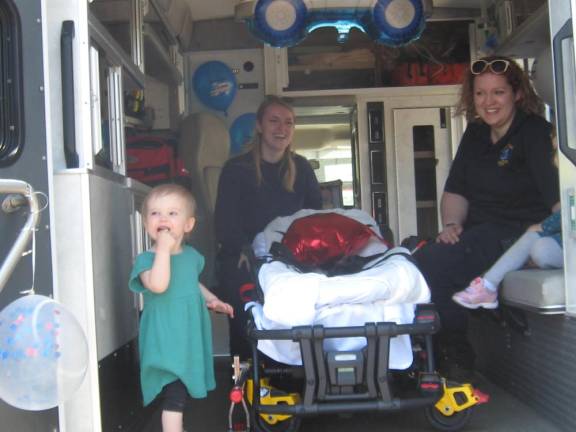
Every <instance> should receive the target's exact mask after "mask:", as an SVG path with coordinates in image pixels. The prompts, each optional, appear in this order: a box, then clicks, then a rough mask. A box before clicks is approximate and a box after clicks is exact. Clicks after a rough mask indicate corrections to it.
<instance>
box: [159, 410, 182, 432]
mask: <svg viewBox="0 0 576 432" xmlns="http://www.w3.org/2000/svg"><path fill="white" fill-rule="evenodd" d="M183 419H184V414H183V413H181V412H176V411H166V410H164V411H162V432H182V431H183V430H184V426H183Z"/></svg>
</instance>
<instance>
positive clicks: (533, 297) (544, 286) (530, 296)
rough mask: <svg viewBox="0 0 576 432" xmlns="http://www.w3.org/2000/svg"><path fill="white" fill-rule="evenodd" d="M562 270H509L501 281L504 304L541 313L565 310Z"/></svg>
mask: <svg viewBox="0 0 576 432" xmlns="http://www.w3.org/2000/svg"><path fill="white" fill-rule="evenodd" d="M565 296H566V294H565V290H564V270H562V269H559V270H540V269H527V270H518V271H513V272H510V273H508V274H507V275H506V277H505V278H504V280H503V281H502V288H501V299H502V302H503V303H505V304H509V305H511V306H517V307H520V308H523V309H527V310H531V311H534V312H538V313H541V314H553V313H562V312H564V311H565V310H566V297H565Z"/></svg>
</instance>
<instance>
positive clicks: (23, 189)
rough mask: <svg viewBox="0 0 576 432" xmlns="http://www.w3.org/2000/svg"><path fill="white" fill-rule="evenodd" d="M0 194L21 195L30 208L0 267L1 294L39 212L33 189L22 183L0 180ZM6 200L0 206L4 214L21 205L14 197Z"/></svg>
mask: <svg viewBox="0 0 576 432" xmlns="http://www.w3.org/2000/svg"><path fill="white" fill-rule="evenodd" d="M0 193H8V194H19V195H22V196H23V197H24V198H25V199H26V201H27V202H28V206H29V207H30V214H29V215H28V219H27V220H26V223H25V224H24V227H23V228H22V230H21V231H20V234H18V237H17V238H16V241H15V242H14V245H13V246H12V248H11V249H10V251H9V252H8V255H7V256H6V258H5V259H4V262H3V263H2V267H0V292H2V290H3V289H4V286H5V285H6V283H7V282H8V279H9V278H10V276H11V275H12V272H13V271H14V268H15V267H16V264H18V261H19V260H20V258H21V257H22V254H23V253H24V251H25V249H26V246H27V245H28V242H29V241H30V237H31V236H32V231H33V230H34V229H36V227H37V226H38V222H39V221H40V212H39V211H38V200H37V198H36V194H35V193H34V189H32V186H30V185H29V184H28V183H26V182H24V181H21V180H8V179H0ZM7 200H9V201H10V202H7V201H5V203H3V204H2V208H6V210H5V211H6V212H11V211H12V207H13V206H14V205H18V206H19V205H21V204H22V203H23V201H21V200H19V199H14V197H8V198H7Z"/></svg>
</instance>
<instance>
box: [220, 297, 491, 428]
mask: <svg viewBox="0 0 576 432" xmlns="http://www.w3.org/2000/svg"><path fill="white" fill-rule="evenodd" d="M438 329H439V318H438V314H437V313H436V310H435V307H434V305H433V304H423V305H417V307H416V311H415V318H414V321H413V323H411V324H396V323H390V322H379V323H366V324H365V325H364V326H357V327H323V326H318V325H313V326H299V327H293V328H289V329H283V330H259V329H257V328H256V327H255V326H254V324H253V323H252V322H250V323H249V325H248V337H249V339H250V341H251V346H252V359H251V360H250V361H249V362H247V363H244V370H243V371H242V372H241V373H237V374H236V376H237V377H240V378H241V382H240V381H239V382H237V383H236V384H237V385H236V386H235V388H236V389H238V388H242V396H243V398H242V401H244V398H245V399H246V400H247V401H248V411H249V412H250V414H249V417H250V418H249V419H247V421H246V422H245V424H246V425H248V426H247V427H246V428H245V429H244V430H252V431H256V432H272V431H273V432H295V431H297V430H298V428H299V426H300V419H301V418H302V417H305V416H312V415H319V414H336V413H337V414H345V413H359V412H374V411H380V412H395V411H401V410H407V409H416V408H423V409H425V410H426V417H427V419H428V420H429V422H430V424H431V425H432V426H433V427H434V428H436V429H438V430H443V431H458V430H460V429H462V428H463V427H464V426H465V425H466V423H467V422H468V420H469V418H470V415H471V413H472V410H471V408H472V407H473V406H474V405H477V404H479V403H483V402H485V400H482V399H481V397H479V396H478V394H479V393H476V392H475V390H474V389H473V388H472V386H471V385H470V384H462V385H461V384H456V383H448V382H447V381H446V380H445V379H443V378H442V377H441V376H440V375H439V374H438V373H437V371H436V369H435V365H434V352H433V344H432V335H433V334H434V333H436V332H437V331H438ZM398 335H410V336H411V338H412V340H413V341H415V342H416V343H417V348H418V349H416V350H415V352H414V354H415V355H414V364H413V366H412V367H411V368H409V369H408V370H407V371H399V372H398V375H399V376H404V377H407V376H409V381H410V382H411V383H413V384H415V385H412V386H409V387H410V388H409V389H401V390H400V391H399V390H398V388H397V387H398V386H397V385H395V384H394V377H393V373H392V371H391V370H390V369H389V368H388V360H389V355H390V340H391V338H393V337H395V336H398ZM348 337H364V338H366V341H367V344H366V346H365V347H364V348H363V349H362V350H360V351H354V352H348V351H347V352H326V351H325V350H324V348H323V345H324V344H323V342H324V340H325V339H327V338H348ZM263 339H269V340H290V341H294V342H297V343H298V344H299V345H300V351H301V356H302V367H301V368H296V369H295V368H294V367H288V366H287V367H286V368H278V367H274V368H267V367H266V366H264V365H263V364H262V362H261V359H262V354H261V353H259V351H258V348H257V345H258V341H259V340H263ZM294 369H295V370H296V371H298V372H299V373H300V374H302V373H303V379H304V381H303V388H302V391H301V392H300V393H285V392H281V391H278V390H276V389H274V388H273V387H271V386H270V385H269V381H268V378H267V377H269V376H274V375H276V376H278V375H281V376H287V375H289V374H291V372H292V371H293V370H294ZM231 400H232V395H231ZM236 400H239V398H238V395H237V397H236ZM233 406H234V402H232V405H231V410H232V408H233ZM231 412H232V411H231ZM250 425H251V426H250ZM229 430H230V431H232V430H238V429H235V428H233V427H232V420H231V418H230V428H229Z"/></svg>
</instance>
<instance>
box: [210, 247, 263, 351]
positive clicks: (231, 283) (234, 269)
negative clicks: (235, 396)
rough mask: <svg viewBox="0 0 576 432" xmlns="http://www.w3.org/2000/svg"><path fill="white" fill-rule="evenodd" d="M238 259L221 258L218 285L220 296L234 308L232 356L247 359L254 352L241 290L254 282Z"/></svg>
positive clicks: (229, 319)
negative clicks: (239, 266) (248, 333)
mask: <svg viewBox="0 0 576 432" xmlns="http://www.w3.org/2000/svg"><path fill="white" fill-rule="evenodd" d="M238 259H239V257H238V256H226V257H219V259H218V285H219V296H220V297H221V298H222V300H224V301H225V302H227V303H230V304H231V305H232V307H233V308H234V318H228V330H229V335H230V355H232V356H234V355H238V356H240V358H241V359H246V358H248V357H249V356H251V353H252V350H251V348H250V344H249V342H248V339H247V334H246V324H247V322H248V313H247V312H245V311H244V300H242V298H241V295H240V288H241V287H242V286H243V285H244V284H247V283H252V282H254V281H253V278H252V274H251V273H250V271H248V270H247V269H246V268H244V267H242V268H240V269H239V268H238Z"/></svg>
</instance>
